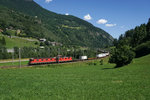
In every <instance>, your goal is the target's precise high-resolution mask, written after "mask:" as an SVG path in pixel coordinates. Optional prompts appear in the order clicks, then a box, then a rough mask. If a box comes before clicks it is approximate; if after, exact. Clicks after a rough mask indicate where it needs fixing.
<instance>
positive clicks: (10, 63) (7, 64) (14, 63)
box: [0, 61, 29, 68]
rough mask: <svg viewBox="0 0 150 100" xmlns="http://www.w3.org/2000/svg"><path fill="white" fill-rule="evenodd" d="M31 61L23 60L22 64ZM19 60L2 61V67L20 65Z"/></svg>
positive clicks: (0, 64)
mask: <svg viewBox="0 0 150 100" xmlns="http://www.w3.org/2000/svg"><path fill="white" fill-rule="evenodd" d="M28 62H29V61H21V65H28ZM19 64H20V63H19V61H18V62H9V63H0V68H1V67H3V66H17V65H18V66H19Z"/></svg>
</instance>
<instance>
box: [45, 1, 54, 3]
mask: <svg viewBox="0 0 150 100" xmlns="http://www.w3.org/2000/svg"><path fill="white" fill-rule="evenodd" d="M52 1H53V0H45V2H46V3H50V2H52Z"/></svg>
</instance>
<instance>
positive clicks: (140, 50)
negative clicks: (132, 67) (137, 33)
mask: <svg viewBox="0 0 150 100" xmlns="http://www.w3.org/2000/svg"><path fill="white" fill-rule="evenodd" d="M135 53H136V57H142V56H145V55H147V54H150V41H148V42H146V43H142V44H140V45H139V46H137V47H136V48H135Z"/></svg>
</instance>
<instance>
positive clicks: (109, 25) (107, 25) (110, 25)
mask: <svg viewBox="0 0 150 100" xmlns="http://www.w3.org/2000/svg"><path fill="white" fill-rule="evenodd" d="M116 25H117V24H105V26H106V27H114V26H116Z"/></svg>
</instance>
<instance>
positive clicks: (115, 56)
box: [109, 45, 135, 68]
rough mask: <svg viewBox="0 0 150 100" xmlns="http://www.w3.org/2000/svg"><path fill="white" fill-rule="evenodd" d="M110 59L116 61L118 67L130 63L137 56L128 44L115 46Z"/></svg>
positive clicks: (112, 61) (111, 61)
mask: <svg viewBox="0 0 150 100" xmlns="http://www.w3.org/2000/svg"><path fill="white" fill-rule="evenodd" d="M111 54H112V55H111V57H110V59H109V62H110V63H115V64H116V68H118V67H121V66H124V65H127V64H130V63H131V62H132V59H133V58H134V57H135V53H134V52H133V51H132V50H131V47H129V46H127V45H123V46H120V47H118V48H114V49H113V50H112V53H111Z"/></svg>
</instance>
